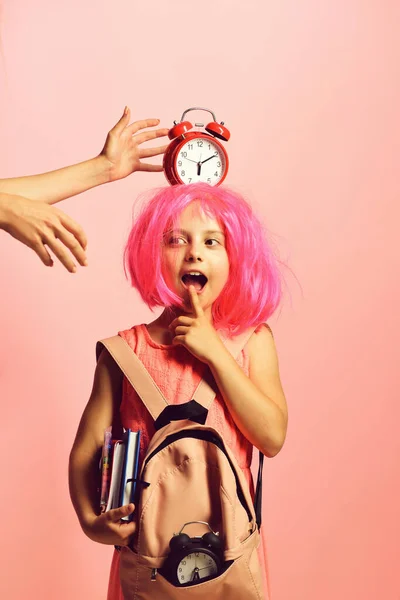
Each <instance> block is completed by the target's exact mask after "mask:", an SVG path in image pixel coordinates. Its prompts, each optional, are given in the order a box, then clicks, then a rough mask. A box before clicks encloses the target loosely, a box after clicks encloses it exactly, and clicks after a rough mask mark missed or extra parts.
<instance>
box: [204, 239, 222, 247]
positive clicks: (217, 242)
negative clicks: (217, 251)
mask: <svg viewBox="0 0 400 600" xmlns="http://www.w3.org/2000/svg"><path fill="white" fill-rule="evenodd" d="M209 242H215V244H219V241H218V240H216V239H214V238H210V239H209V240H206V244H207V245H208V246H215V244H209Z"/></svg>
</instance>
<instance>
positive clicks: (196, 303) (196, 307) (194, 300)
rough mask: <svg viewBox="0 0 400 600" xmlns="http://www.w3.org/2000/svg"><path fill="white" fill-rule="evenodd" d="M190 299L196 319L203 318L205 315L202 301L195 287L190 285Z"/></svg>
mask: <svg viewBox="0 0 400 600" xmlns="http://www.w3.org/2000/svg"><path fill="white" fill-rule="evenodd" d="M189 298H190V303H191V305H192V308H193V312H194V314H195V316H196V317H202V316H203V315H204V312H203V309H202V308H201V304H200V300H199V297H198V295H197V292H196V289H195V287H194V285H189Z"/></svg>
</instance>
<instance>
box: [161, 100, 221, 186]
mask: <svg viewBox="0 0 400 600" xmlns="http://www.w3.org/2000/svg"><path fill="white" fill-rule="evenodd" d="M191 110H204V111H206V112H209V113H210V114H211V115H212V118H213V119H214V120H213V121H212V122H211V123H209V124H208V125H206V126H205V131H191V130H192V129H193V125H192V124H191V123H189V121H185V120H184V118H185V115H186V113H188V112H189V111H191ZM195 125H196V127H204V125H203V123H195ZM230 136H231V134H230V133H229V131H228V129H227V128H226V127H224V123H223V122H222V121H221V123H217V120H216V118H215V115H214V113H213V112H212V111H211V110H209V109H208V108H196V107H195V108H188V109H187V110H185V112H184V113H183V115H182V118H181V120H180V122H179V123H176V121H174V127H172V129H170V130H169V132H168V137H169V139H170V140H172V141H171V143H170V145H169V146H168V148H167V150H166V152H165V154H164V161H163V167H164V173H165V176H166V178H167V179H168V181H169V183H170V184H171V185H177V184H182V183H196V182H198V181H203V182H205V183H209V184H210V185H220V184H221V183H222V182H223V180H224V179H225V177H226V174H227V172H228V166H229V161H228V155H227V153H226V150H225V148H224V146H223V145H222V144H221V142H220V141H219V140H223V141H225V142H227V141H228V140H229V138H230ZM217 138H218V139H217Z"/></svg>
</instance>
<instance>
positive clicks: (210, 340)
mask: <svg viewBox="0 0 400 600" xmlns="http://www.w3.org/2000/svg"><path fill="white" fill-rule="evenodd" d="M189 299H190V304H191V307H192V312H193V316H192V317H189V316H185V315H181V316H180V317H177V318H176V319H174V320H173V321H172V323H171V324H170V325H169V329H170V330H171V331H172V333H173V334H174V335H175V337H174V338H173V340H172V343H173V344H175V345H176V344H180V345H182V346H184V347H185V348H187V350H189V352H191V353H192V354H193V355H194V356H196V358H198V359H199V360H201V361H202V362H204V363H206V364H209V363H210V362H211V360H212V357H213V356H215V355H216V353H218V352H221V351H222V352H223V351H224V349H225V346H224V344H223V342H222V341H221V338H220V337H219V335H218V334H217V332H216V331H215V329H214V327H213V326H212V324H211V323H210V321H209V320H208V318H207V317H206V316H205V315H204V311H203V309H202V307H201V304H200V300H199V297H198V295H197V292H196V289H195V287H194V285H189Z"/></svg>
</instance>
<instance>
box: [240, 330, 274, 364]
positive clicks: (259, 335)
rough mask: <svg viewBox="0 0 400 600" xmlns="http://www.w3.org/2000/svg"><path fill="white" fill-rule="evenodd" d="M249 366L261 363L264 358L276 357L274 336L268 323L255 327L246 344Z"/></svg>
mask: <svg viewBox="0 0 400 600" xmlns="http://www.w3.org/2000/svg"><path fill="white" fill-rule="evenodd" d="M246 350H247V354H248V357H249V361H250V364H253V365H254V363H260V362H262V361H263V360H264V359H265V357H266V356H268V357H271V356H274V357H276V348H275V340H274V335H273V333H272V329H271V327H270V326H269V325H268V323H260V324H259V325H257V327H256V329H255V330H254V333H253V334H252V335H251V336H250V338H249V341H248V342H247V344H246Z"/></svg>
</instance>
